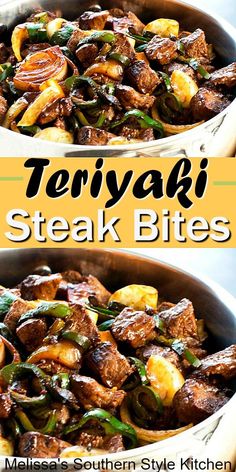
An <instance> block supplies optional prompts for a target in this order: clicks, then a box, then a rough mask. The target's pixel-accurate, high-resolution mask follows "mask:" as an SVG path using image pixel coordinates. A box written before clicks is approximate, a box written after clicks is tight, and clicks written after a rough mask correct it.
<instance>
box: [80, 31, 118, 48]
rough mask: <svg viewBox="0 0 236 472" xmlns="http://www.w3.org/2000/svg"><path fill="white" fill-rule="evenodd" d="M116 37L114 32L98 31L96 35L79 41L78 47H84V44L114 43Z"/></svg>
mask: <svg viewBox="0 0 236 472" xmlns="http://www.w3.org/2000/svg"><path fill="white" fill-rule="evenodd" d="M115 39H116V37H115V34H114V33H113V32H112V31H96V32H95V33H92V34H90V35H89V36H86V37H85V38H83V39H81V41H79V43H78V46H82V45H83V44H88V43H94V42H97V41H98V42H102V43H109V44H110V43H113V42H114V41H115Z"/></svg>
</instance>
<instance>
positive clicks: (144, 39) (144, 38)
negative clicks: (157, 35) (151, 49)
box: [128, 33, 151, 44]
mask: <svg viewBox="0 0 236 472" xmlns="http://www.w3.org/2000/svg"><path fill="white" fill-rule="evenodd" d="M128 36H129V37H130V38H132V39H135V41H138V42H139V43H141V44H146V43H149V41H151V38H148V37H147V36H142V35H141V34H133V33H129V34H128Z"/></svg>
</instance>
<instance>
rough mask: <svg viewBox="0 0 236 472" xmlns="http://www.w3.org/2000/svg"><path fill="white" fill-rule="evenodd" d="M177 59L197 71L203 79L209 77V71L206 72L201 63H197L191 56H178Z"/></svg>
mask: <svg viewBox="0 0 236 472" xmlns="http://www.w3.org/2000/svg"><path fill="white" fill-rule="evenodd" d="M179 60H180V61H181V62H184V63H185V64H188V65H189V66H190V67H192V69H193V70H195V71H197V72H198V73H199V74H200V75H201V76H202V77H203V78H204V79H206V80H208V79H210V77H211V74H209V72H207V70H206V69H205V68H204V67H203V66H201V64H199V62H198V60H197V59H194V58H193V57H190V58H186V57H184V56H179Z"/></svg>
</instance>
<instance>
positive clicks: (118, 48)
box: [111, 33, 135, 61]
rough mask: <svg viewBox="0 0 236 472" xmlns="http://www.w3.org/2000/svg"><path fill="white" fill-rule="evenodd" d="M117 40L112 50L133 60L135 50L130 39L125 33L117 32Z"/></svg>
mask: <svg viewBox="0 0 236 472" xmlns="http://www.w3.org/2000/svg"><path fill="white" fill-rule="evenodd" d="M115 37H116V42H115V44H114V46H113V48H112V50H111V52H114V53H118V54H122V55H123V56H126V57H128V58H129V59H130V60H131V61H132V60H133V59H134V57H135V50H134V48H133V46H132V45H131V44H130V42H129V39H128V38H127V36H126V35H125V34H123V33H116V34H115Z"/></svg>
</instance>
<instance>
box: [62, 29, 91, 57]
mask: <svg viewBox="0 0 236 472" xmlns="http://www.w3.org/2000/svg"><path fill="white" fill-rule="evenodd" d="M86 36H87V33H86V32H85V31H83V30H81V29H79V28H78V29H75V30H74V31H73V33H72V35H71V37H70V39H69V41H68V42H67V47H68V49H69V50H70V51H71V52H73V53H74V52H75V51H76V49H77V47H78V45H79V42H80V41H81V39H84V38H86Z"/></svg>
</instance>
